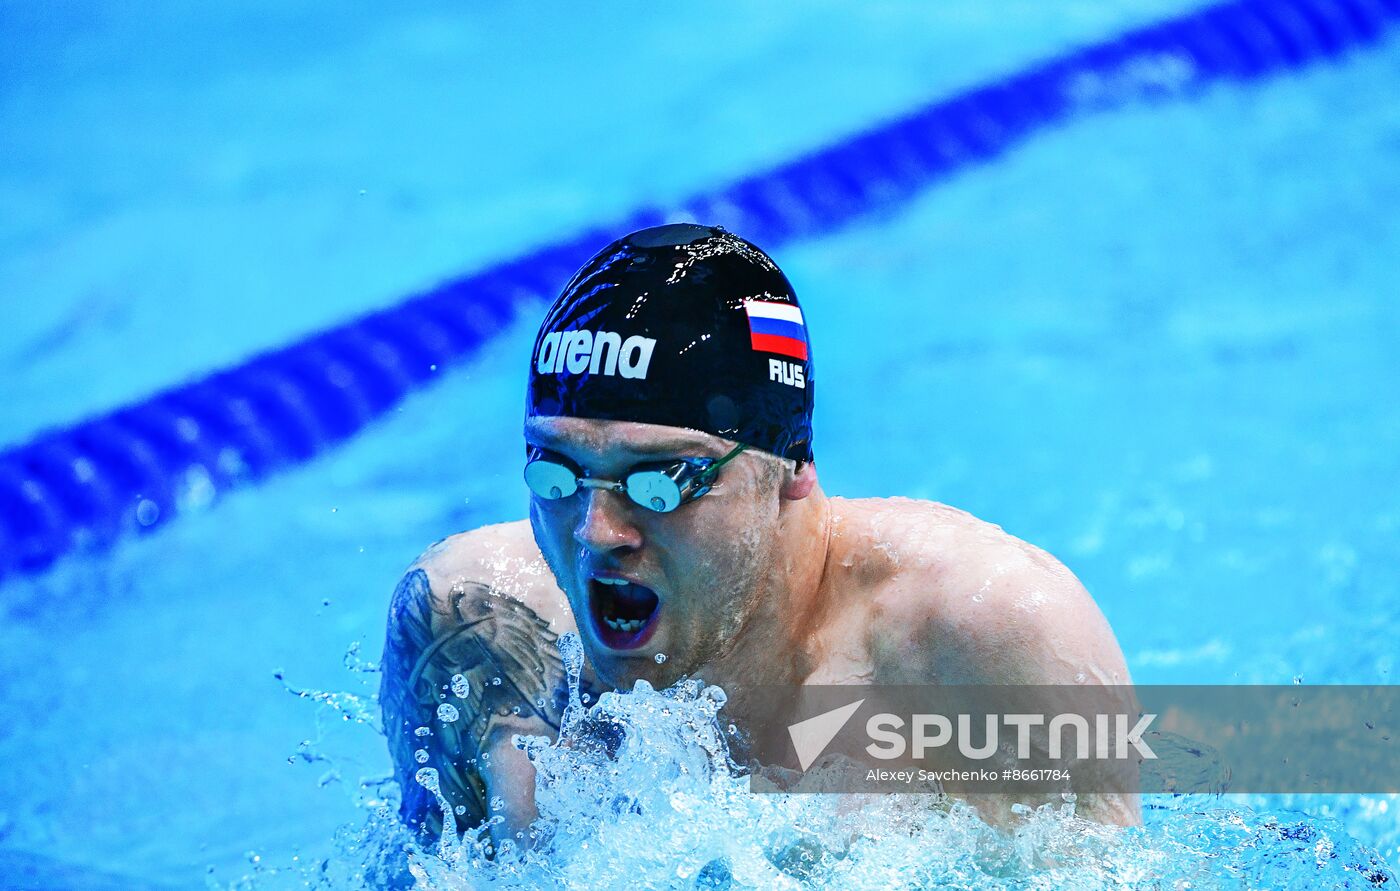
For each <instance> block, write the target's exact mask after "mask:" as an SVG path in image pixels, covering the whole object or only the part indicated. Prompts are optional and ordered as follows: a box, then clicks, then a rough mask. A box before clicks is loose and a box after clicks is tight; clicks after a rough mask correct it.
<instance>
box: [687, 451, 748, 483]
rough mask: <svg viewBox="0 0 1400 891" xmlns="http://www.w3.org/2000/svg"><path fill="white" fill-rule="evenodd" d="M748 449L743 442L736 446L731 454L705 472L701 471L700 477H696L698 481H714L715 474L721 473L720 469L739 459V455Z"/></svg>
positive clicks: (707, 468)
mask: <svg viewBox="0 0 1400 891" xmlns="http://www.w3.org/2000/svg"><path fill="white" fill-rule="evenodd" d="M747 448H748V446H746V445H744V444H743V443H742V442H741V443H739V444H738V445H736V446H735V447H734V449H733V450H732V451H731V452H730V453H729V454H727V455H725V456H724V457H723V458H720V459H719V460H718V461H716V462H715V463H713V464H711V465H710V466H709V467H706V468H705V469H704V470H702V471H700V473H699V475H698V476H696V479H697V480H710V479H714V477H715V474H717V473H719V469H720V468H721V467H723V466H724V465H726V464H728V463H729V462H730V461H732V460H734V459H735V458H737V457H739V453H740V452H742V451H743V450H744V449H747Z"/></svg>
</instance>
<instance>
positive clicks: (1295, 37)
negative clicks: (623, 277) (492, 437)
mask: <svg viewBox="0 0 1400 891" xmlns="http://www.w3.org/2000/svg"><path fill="white" fill-rule="evenodd" d="M1397 20H1400V0H1244V2H1233V3H1226V4H1222V5H1218V6H1212V7H1209V8H1206V9H1203V10H1200V11H1197V12H1194V13H1191V14H1189V15H1186V16H1183V17H1181V18H1177V19H1173V20H1170V21H1166V22H1162V23H1159V24H1156V25H1152V26H1149V27H1146V28H1142V29H1139V30H1136V31H1132V32H1130V33H1127V34H1124V35H1121V36H1119V37H1116V38H1114V39H1112V40H1109V41H1105V42H1103V43H1099V44H1095V45H1092V46H1088V47H1085V48H1082V49H1079V50H1076V51H1073V52H1070V53H1068V54H1066V55H1064V56H1061V57H1059V58H1055V59H1052V60H1050V61H1047V62H1043V63H1040V64H1038V65H1035V66H1033V67H1031V68H1029V69H1027V70H1025V71H1022V72H1021V73H1018V74H1015V75H1012V76H1010V77H1007V78H1005V79H1003V80H1000V81H997V82H994V83H991V84H988V85H986V86H982V87H977V88H974V89H970V90H967V91H964V92H962V93H959V94H957V95H955V96H953V97H951V98H949V99H946V100H943V101H939V102H936V103H933V104H930V105H927V106H925V107H923V108H920V109H918V110H915V111H914V112H912V113H910V114H908V115H906V116H904V117H902V118H900V119H898V120H894V121H892V122H889V123H886V124H883V125H880V126H878V127H875V128H872V129H870V130H867V131H864V132H862V133H859V134H856V135H855V136H853V137H851V138H848V139H845V140H842V141H841V142H838V143H836V144H833V145H830V146H827V147H824V148H821V149H818V150H817V151H814V152H812V153H810V154H808V155H806V156H804V157H801V158H799V159H797V160H794V161H791V162H789V163H786V164H783V165H780V166H778V167H776V168H773V169H770V170H766V171H763V172H760V173H757V174H754V175H752V176H749V177H746V178H744V179H741V180H738V181H737V182H733V183H730V184H728V185H726V186H723V187H721V188H719V189H717V190H714V191H709V192H704V193H701V194H697V195H694V196H691V197H690V198H689V199H688V200H686V201H682V202H679V203H677V204H676V205H675V206H673V207H666V208H663V207H644V208H641V209H639V210H637V211H636V212H634V213H633V214H631V215H630V216H629V217H627V218H626V219H623V220H618V221H615V222H614V223H613V224H611V225H607V226H601V227H599V228H597V229H595V230H592V231H588V232H583V233H580V234H579V235H578V236H577V237H574V238H571V239H569V240H567V241H564V242H562V243H559V244H555V245H551V246H547V247H544V248H541V249H538V250H535V251H533V252H531V253H529V254H527V255H525V256H522V257H519V258H517V259H514V260H511V261H509V262H505V263H501V264H499V265H496V266H493V267H491V268H489V269H486V270H484V271H481V272H478V273H474V274H471V275H468V276H465V277H463V278H459V279H455V280H453V281H449V282H446V283H444V284H442V285H440V286H438V287H436V288H434V289H432V290H430V291H427V292H426V293H423V294H419V295H416V296H412V297H409V298H408V299H406V300H404V301H403V302H402V303H400V304H398V305H397V306H393V307H391V308H388V309H384V310H381V311H378V312H374V313H371V314H369V315H366V316H363V317H361V318H358V319H356V320H353V321H351V322H348V323H346V324H342V325H339V326H337V327H334V328H331V329H329V330H326V331H324V332H322V333H319V334H316V335H314V336H312V337H310V338H307V339H306V340H303V341H300V342H298V343H294V344H291V345H289V346H284V347H281V348H279V349H275V350H272V351H269V352H265V353H262V354H260V355H257V356H254V357H253V358H252V359H250V360H248V361H247V362H245V363H243V364H241V365H238V366H236V367H233V368H228V369H225V370H222V371H217V372H215V373H213V374H210V375H208V376H206V377H203V378H201V379H198V380H195V381H193V382H190V383H186V384H182V385H179V386H175V387H172V388H170V389H168V390H165V391H163V392H160V393H157V394H155V395H153V396H151V397H149V398H147V399H145V400H143V401H141V402H138V403H135V404H132V405H128V406H126V407H123V408H120V409H117V410H115V411H112V412H108V413H106V414H102V415H100V416H98V417H94V418H91V419H89V420H85V421H82V422H79V423H77V424H74V425H71V426H68V427H63V428H57V429H51V430H48V431H45V432H43V433H41V434H39V435H38V436H36V437H34V438H33V439H31V440H30V441H29V442H27V443H24V444H22V445H19V446H17V447H13V448H10V449H8V450H6V451H4V452H0V580H3V578H4V577H5V576H6V575H11V574H16V573H22V572H33V571H37V570H41V569H43V568H44V567H46V566H48V565H49V564H51V563H52V562H53V561H54V560H56V559H58V558H59V557H60V556H62V555H64V554H66V553H68V552H71V551H74V550H91V549H94V548H100V547H103V546H105V545H108V544H110V543H112V542H114V541H116V540H117V539H119V538H121V537H122V536H124V535H128V534H132V533H141V532H148V531H150V530H152V529H155V528H157V527H159V526H161V525H163V524H164V523H167V522H169V521H170V520H171V519H172V518H174V517H175V516H177V515H179V514H180V513H181V512H184V511H189V510H193V509H198V508H201V507H203V506H204V505H206V504H207V503H209V502H210V501H211V500H212V499H213V498H214V497H216V496H217V495H219V494H220V493H222V492H225V491H227V490H228V489H230V488H232V487H234V486H239V485H247V484H249V483H251V482H254V481H257V480H260V479H263V478H265V477H267V476H268V475H269V474H271V473H273V472H275V471H277V470H279V469H283V468H288V467H292V466H295V465H297V464H300V463H302V462H305V461H307V460H309V459H311V458H313V457H315V456H316V455H318V454H320V453H322V452H324V451H326V450H327V449H329V448H330V447H332V446H334V445H335V444H337V443H339V442H341V441H343V440H345V439H347V438H349V437H351V436H353V435H354V434H355V433H357V432H358V431H359V430H361V429H363V428H364V427H365V426H366V425H367V424H369V423H370V422H371V421H373V420H374V419H375V418H377V417H379V416H380V415H383V414H384V413H385V412H387V411H389V410H390V409H391V408H392V407H393V406H394V405H395V404H396V403H397V402H398V401H399V400H400V399H401V398H402V397H403V396H404V395H405V394H407V393H409V392H411V391H413V390H415V389H417V388H419V387H422V386H424V385H426V384H427V383H429V382H430V381H431V380H432V379H433V377H435V376H436V373H437V372H435V371H434V367H436V369H437V370H438V371H441V370H444V369H448V368H450V367H452V365H453V364H454V363H462V362H464V361H466V360H469V359H470V358H471V357H472V356H473V355H474V354H475V352H476V350H477V349H478V348H479V347H480V346H481V345H482V344H483V343H485V342H486V341H487V340H488V339H490V338H491V337H492V336H493V335H494V334H495V333H496V332H498V331H500V330H501V329H502V328H503V327H504V326H505V325H507V324H509V323H510V322H511V321H512V320H513V319H514V318H515V317H516V316H517V315H518V314H519V313H520V312H521V311H522V309H525V308H528V307H531V306H535V305H537V304H538V303H539V302H540V301H543V300H546V299H548V298H550V297H552V296H553V295H554V292H555V291H556V290H557V289H558V288H559V287H560V286H562V284H563V283H564V282H565V281H566V280H567V278H568V277H569V276H570V275H571V274H572V273H573V271H574V270H575V269H576V268H577V267H578V266H579V265H581V264H582V263H583V261H584V260H586V259H587V258H588V257H589V256H591V254H592V253H593V252H594V251H595V250H597V249H598V248H600V247H602V246H603V245H605V244H607V243H608V242H610V241H611V240H612V239H613V238H615V237H617V236H618V235H619V234H621V233H624V232H627V231H631V230H632V229H636V228H640V227H642V226H648V225H655V224H658V223H662V222H668V221H678V220H695V221H700V222H704V223H707V224H712V225H721V226H725V227H726V228H729V229H731V230H733V231H735V232H738V233H741V234H742V235H744V236H745V237H746V238H749V239H752V240H753V241H755V242H757V243H758V244H761V245H763V246H764V247H765V248H773V247H777V246H780V245H782V244H784V243H788V242H791V241H793V240H796V239H800V238H805V237H811V236H814V235H819V234H823V233H828V232H831V231H834V230H836V229H838V228H840V227H841V226H843V225H845V224H847V223H849V222H850V221H852V220H854V219H856V218H858V217H860V216H862V215H863V214H866V213H869V212H870V211H872V210H875V209H879V208H888V207H891V206H894V205H897V204H898V203H900V202H902V201H905V200H907V199H909V198H911V197H912V196H914V195H915V194H917V193H918V192H920V191H921V190H923V189H925V188H926V187H927V186H929V185H930V184H932V183H935V182H938V181H939V180H942V179H945V178H947V177H949V176H951V175H953V174H954V173H956V172H958V171H960V170H962V169H965V168H967V167H970V166H972V165H975V164H979V163H984V162H987V161H989V160H991V159H993V158H996V157H998V156H999V155H1001V154H1003V153H1005V152H1006V151H1007V150H1008V149H1010V148H1011V147H1013V146H1014V145H1016V144H1018V143H1019V142H1021V141H1023V140H1025V139H1026V138H1027V137H1028V136H1029V135H1030V134H1032V133H1034V132H1036V131H1037V130H1041V129H1044V128H1046V127H1048V126H1050V125H1053V124H1055V123H1058V122H1062V121H1065V120H1067V119H1069V118H1071V117H1075V116H1080V115H1083V114H1085V113H1090V112H1099V111H1107V110H1111V109H1114V108H1121V107H1124V106H1127V105H1130V104H1135V103H1139V102H1142V101H1144V100H1148V101H1151V100H1161V99H1168V98H1174V97H1181V96H1189V95H1191V94H1193V93H1195V92H1198V91H1200V90H1201V89H1203V88H1205V87H1206V86H1209V85H1210V84H1212V83H1216V82H1247V81H1251V80H1255V79H1259V78H1263V77H1267V76H1271V75H1274V74H1279V73H1283V72H1288V71H1293V70H1297V69H1299V68H1302V67H1304V66H1307V65H1310V64H1313V63H1316V62H1319V61H1324V60H1327V59H1331V58H1335V57H1337V56H1338V55H1340V54H1342V53H1343V52H1345V51H1347V50H1350V49H1353V48H1357V47H1362V46H1366V45H1368V44H1371V43H1374V42H1375V41H1377V40H1378V39H1379V38H1380V37H1381V36H1382V35H1383V34H1384V33H1385V31H1386V30H1387V29H1388V28H1389V27H1390V26H1392V25H1394V24H1395V23H1396V22H1397Z"/></svg>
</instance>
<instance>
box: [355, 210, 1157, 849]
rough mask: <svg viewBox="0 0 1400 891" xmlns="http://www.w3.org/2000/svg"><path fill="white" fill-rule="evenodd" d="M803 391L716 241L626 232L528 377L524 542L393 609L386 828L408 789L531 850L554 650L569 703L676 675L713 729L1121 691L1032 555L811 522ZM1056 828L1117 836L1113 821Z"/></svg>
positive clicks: (445, 554) (779, 310)
mask: <svg viewBox="0 0 1400 891" xmlns="http://www.w3.org/2000/svg"><path fill="white" fill-rule="evenodd" d="M814 384H815V380H814V375H813V363H812V355H811V350H810V346H809V339H808V335H807V330H806V321H805V318H804V316H803V314H802V310H801V307H800V306H799V304H798V302H797V298H796V296H795V294H794V292H793V289H792V286H791V285H790V284H789V282H788V280H787V278H786V276H784V274H783V273H782V272H781V271H780V270H779V268H778V267H777V265H776V264H775V263H774V262H773V260H772V259H771V258H769V257H768V255H766V254H765V253H763V252H762V251H761V250H759V249H758V248H757V247H755V246H754V245H752V244H750V243H749V242H747V241H745V240H743V239H741V238H738V237H736V236H735V235H733V234H730V233H728V232H726V231H724V230H722V229H715V228H709V227H703V226H696V225H688V224H675V225H668V226H660V227H655V228H651V229H644V230H641V231H639V232H634V233H632V234H631V235H628V236H627V237H625V238H623V239H621V240H619V241H617V242H614V243H613V244H611V245H609V246H608V247H606V248H604V249H603V250H602V251H601V252H600V253H599V254H597V255H596V256H595V257H593V259H591V260H590V261H588V263H587V264H586V265H584V267H583V268H582V269H580V270H579V271H578V273H577V274H576V275H575V276H574V277H573V279H572V280H571V281H570V282H569V283H568V285H567V286H566V287H565V288H564V290H563V293H562V294H561V295H560V296H559V298H558V299H557V300H556V301H555V302H554V304H553V306H552V307H551V308H550V309H549V311H548V313H547V314H546V316H545V318H544V322H543V324H542V325H541V327H540V329H539V334H538V336H537V338H536V340H535V346H534V352H533V354H532V356H531V361H530V366H529V380H528V387H527V400H526V417H525V424H524V439H525V442H524V446H525V448H524V469H523V475H524V479H525V483H526V485H527V486H528V488H529V491H530V507H529V519H528V520H520V521H517V522H511V523H504V524H501V525H495V526H487V527H483V528H480V529H476V530H472V531H469V532H464V533H461V534H458V535H454V536H452V537H450V538H447V539H445V540H443V541H441V542H439V543H438V544H436V545H434V546H433V547H431V548H429V549H428V551H427V552H426V553H424V554H423V555H422V556H421V557H420V558H419V559H418V561H417V562H416V563H415V564H414V565H413V566H412V567H411V568H410V569H409V570H408V572H407V574H406V575H405V576H404V577H403V579H402V581H401V582H400V583H399V585H398V588H397V590H396V591H395V593H394V596H393V600H392V605H391V608H390V615H389V627H388V635H387V641H386V645H385V651H384V659H383V680H382V687H381V690H380V703H381V706H382V708H383V713H384V729H385V733H386V735H387V737H388V742H389V747H390V751H391V753H392V755H393V759H394V762H395V769H396V776H397V779H398V782H399V785H400V787H401V788H402V790H403V800H402V806H401V817H402V818H403V819H404V820H405V821H406V822H407V823H409V824H410V825H412V826H415V827H422V828H423V829H424V830H426V831H428V832H432V833H437V832H439V831H440V827H441V809H440V806H439V802H438V800H437V798H436V796H435V795H434V794H432V793H430V792H429V791H428V790H426V789H424V788H423V787H422V786H421V785H420V784H419V783H417V782H416V781H415V780H414V775H415V773H416V772H417V771H418V770H419V769H420V768H421V767H424V766H428V767H432V768H433V769H435V770H436V771H437V773H438V778H439V788H440V792H441V794H442V796H443V797H444V798H445V799H446V803H447V804H448V806H450V807H451V808H452V809H453V811H454V820H455V822H456V825H457V827H458V828H459V829H462V828H469V827H472V826H476V825H479V824H480V823H481V822H483V821H484V820H486V819H488V818H491V817H495V816H499V817H501V818H502V819H501V820H499V821H497V823H496V824H494V825H493V826H492V828H491V831H492V834H493V835H494V836H495V837H496V838H498V839H500V838H506V837H514V836H515V834H516V833H517V832H519V831H521V830H523V829H525V828H527V827H528V826H529V825H530V823H531V821H532V820H533V819H534V817H535V816H536V813H535V806H534V768H533V767H532V766H531V764H530V762H529V760H528V759H527V758H526V756H525V754H524V753H523V752H521V751H520V750H518V749H517V748H516V747H515V746H514V745H513V744H512V737H513V736H514V735H515V734H531V735H543V736H550V737H556V736H557V731H558V727H559V722H560V718H561V715H562V712H563V708H564V705H565V704H566V702H567V688H566V680H565V673H564V670H563V667H562V665H561V662H560V657H559V653H558V649H557V645H556V642H557V641H558V638H559V636H560V635H561V634H564V633H565V632H568V631H577V632H578V634H579V635H580V637H581V639H582V642H583V648H584V653H585V657H586V664H585V668H584V685H585V689H586V690H588V691H591V693H592V695H593V696H594V697H596V696H597V695H598V693H599V692H600V691H603V690H610V689H618V690H630V689H631V688H632V686H633V684H634V682H635V681H637V680H638V679H645V680H647V681H649V682H650V683H651V684H652V685H653V686H655V687H656V688H658V689H660V688H663V687H665V686H668V685H670V684H672V683H674V682H675V681H676V680H678V679H679V678H681V677H682V676H684V675H688V676H691V677H700V678H703V679H704V680H705V681H706V682H707V683H711V684H718V685H719V686H721V687H723V688H724V689H725V690H726V691H727V692H728V694H729V705H728V706H726V710H727V711H728V712H729V713H730V714H731V719H735V718H736V717H737V719H738V720H743V719H745V718H746V717H752V716H746V715H745V713H744V701H745V695H744V694H745V691H746V690H750V689H753V688H754V687H755V686H757V685H760V684H793V685H797V684H899V685H913V684H1010V685H1050V684H1075V683H1085V682H1086V681H1087V682H1088V683H1091V684H1101V685H1120V684H1122V685H1126V684H1129V683H1130V680H1129V677H1128V671H1127V668H1126V666H1125V664H1124V660H1123V655H1122V652H1121V651H1120V649H1119V647H1118V643H1117V641H1116V640H1115V638H1114V636H1113V632H1112V631H1111V630H1110V628H1109V626H1108V623H1107V621H1106V620H1105V619H1104V617H1103V615H1102V613H1101V612H1100V611H1099V609H1098V607H1097V606H1096V605H1095V604H1094V601H1093V599H1092V598H1091V597H1090V596H1089V594H1088V593H1087V592H1086V591H1085V590H1084V588H1083V586H1081V585H1080V583H1079V582H1078V580H1077V579H1076V578H1075V577H1074V575H1073V574H1071V573H1070V572H1069V570H1067V569H1066V568H1065V567H1064V566H1063V565H1061V564H1060V563H1059V562H1058V561H1057V560H1056V559H1055V558H1054V557H1052V556H1050V555H1049V554H1047V553H1046V552H1044V551H1042V550H1040V549H1038V548H1036V547H1033V546H1031V545H1029V544H1027V543H1025V542H1023V541H1020V540H1018V539H1016V538H1014V537H1013V536H1011V535H1008V534H1007V533H1005V532H1003V531H1002V530H1001V529H1000V528H999V527H997V526H994V525H991V524H989V523H986V522H983V521H981V520H978V519H976V518H975V517H972V516H970V515H969V514H967V513H964V512H963V511H960V510H957V509H955V508H952V507H949V506H947V505H943V504H937V503H933V502H928V501H919V500H913V499H908V498H840V497H836V496H829V495H827V494H826V493H825V492H824V491H823V489H822V487H821V484H820V482H819V479H818V475H817V465H816V463H815V461H814V453H813V440H812V405H813V401H812V400H813V390H814ZM658 654H664V659H661V660H658V658H657V657H658ZM443 704H446V705H450V706H451V707H452V710H451V711H448V717H449V718H452V717H455V720H441V719H439V711H438V710H439V707H440V705H443ZM1078 812H1079V813H1080V814H1081V815H1082V816H1087V817H1089V818H1091V819H1097V820H1100V821H1103V822H1109V823H1118V824H1124V825H1129V824H1133V823H1136V822H1138V820H1139V815H1138V805H1137V802H1136V798H1135V797H1134V796H1130V795H1099V796H1081V798H1080V802H1079V811H1078Z"/></svg>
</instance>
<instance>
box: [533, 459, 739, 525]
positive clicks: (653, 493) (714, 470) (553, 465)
mask: <svg viewBox="0 0 1400 891" xmlns="http://www.w3.org/2000/svg"><path fill="white" fill-rule="evenodd" d="M746 448H748V446H746V445H743V444H742V443H741V444H739V445H737V446H735V447H734V450H733V451H731V452H730V453H729V454H727V455H725V456H724V457H723V458H680V459H678V460H676V461H657V462H654V463H650V464H638V465H637V466H635V467H633V468H632V469H631V470H630V471H629V472H628V473H627V476H626V477H625V478H624V479H623V480H622V481H620V482H619V481H617V480H600V479H593V478H592V477H588V476H585V475H584V473H583V471H581V470H580V469H579V468H578V466H577V465H575V464H573V463H572V462H571V461H569V460H568V459H567V458H565V457H563V456H562V455H556V454H554V453H553V452H546V451H545V450H544V449H541V448H539V447H538V446H531V447H530V456H529V458H528V459H527V460H526V463H525V485H527V486H529V487H530V491H531V492H534V493H535V494H536V495H537V496H539V497H540V498H543V499H545V500H546V501H558V500H559V499H561V498H568V497H569V496H570V495H572V494H574V493H575V492H577V491H578V490H579V489H580V488H585V489H606V490H608V491H610V492H619V493H622V494H625V495H626V496H627V497H628V498H630V499H632V500H633V501H635V502H636V503H637V504H639V505H641V506H642V507H644V508H646V509H647V510H654V511H656V512H657V513H662V514H665V513H670V512H671V511H673V510H675V509H676V508H678V507H680V506H681V505H682V504H685V503H686V502H689V501H694V500H695V499H697V498H699V497H700V496H701V495H704V494H705V493H706V492H708V491H710V487H711V486H713V485H714V484H715V477H717V476H718V475H719V469H720V468H721V467H723V466H724V465H725V464H727V463H728V462H729V461H730V460H732V459H733V458H734V457H735V456H737V455H738V454H739V453H740V452H742V451H743V450H744V449H746ZM546 455H548V457H545V456H546Z"/></svg>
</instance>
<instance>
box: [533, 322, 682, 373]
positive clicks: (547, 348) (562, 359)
mask: <svg viewBox="0 0 1400 891" xmlns="http://www.w3.org/2000/svg"><path fill="white" fill-rule="evenodd" d="M655 349H656V338H654V337H642V336H641V335H640V334H634V335H632V336H631V337H629V338H627V339H626V340H623V339H622V335H621V334H616V333H614V332H612V331H599V332H597V333H594V332H592V331H585V330H577V331H575V330H570V331H552V332H550V333H549V334H546V335H545V336H544V339H543V340H541V341H540V352H539V355H538V356H536V357H535V369H536V370H537V371H538V372H539V373H540V374H564V373H565V372H567V373H569V374H583V373H584V372H585V371H586V372H588V373H589V374H604V375H607V376H609V377H612V376H616V375H618V374H621V375H622V376H623V377H628V378H640V379H645V378H646V376H647V368H648V367H650V365H651V354H652V351H653V350H655Z"/></svg>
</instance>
